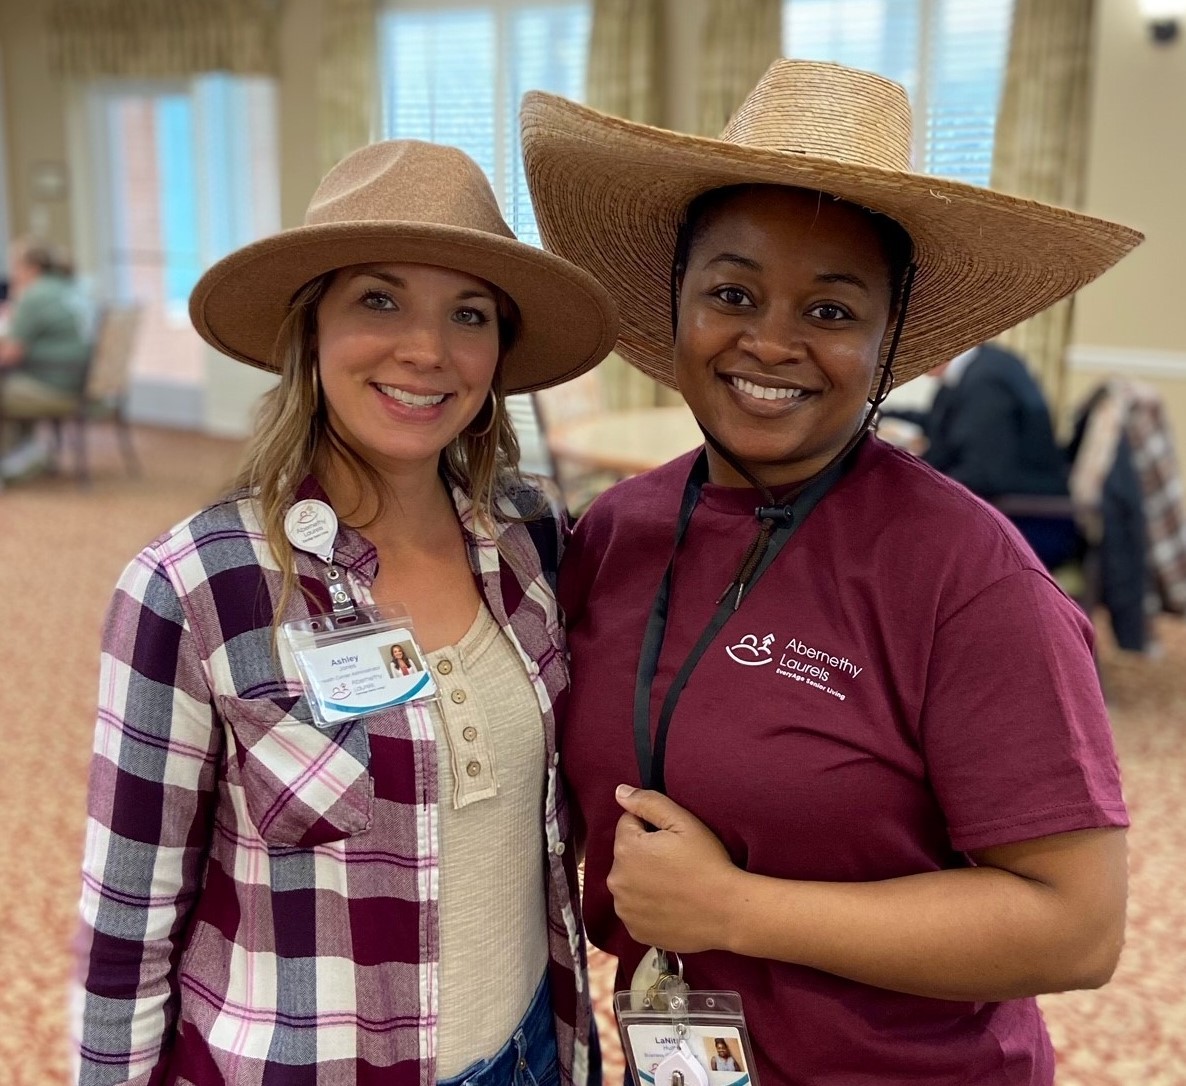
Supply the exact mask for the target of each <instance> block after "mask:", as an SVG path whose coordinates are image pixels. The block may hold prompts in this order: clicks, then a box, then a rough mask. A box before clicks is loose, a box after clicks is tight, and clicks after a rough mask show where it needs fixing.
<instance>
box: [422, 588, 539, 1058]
mask: <svg viewBox="0 0 1186 1086" xmlns="http://www.w3.org/2000/svg"><path fill="white" fill-rule="evenodd" d="M425 655H426V658H427V661H428V666H429V667H430V668H431V669H432V673H433V676H434V677H435V679H436V683H437V686H438V688H439V690H440V694H441V698H440V701H439V702H437V703H435V704H434V705H433V707H432V716H433V723H434V725H435V727H436V734H437V753H438V757H437V761H438V766H439V777H438V781H439V787H440V805H439V807H438V810H439V812H440V836H439V840H440V849H441V864H440V933H441V953H440V963H441V965H440V989H439V990H440V1007H439V1017H438V1024H437V1077H438V1079H445V1078H452V1077H453V1076H455V1075H458V1074H460V1073H461V1072H462V1071H464V1070H466V1069H467V1068H468V1067H469V1066H470V1065H471V1064H473V1063H475V1062H476V1061H478V1060H481V1059H486V1058H488V1057H490V1056H493V1055H494V1054H495V1053H496V1052H497V1051H498V1050H499V1049H500V1048H501V1047H502V1046H503V1045H504V1044H505V1043H506V1042H507V1040H508V1039H509V1038H510V1036H511V1034H512V1033H513V1032H514V1029H515V1027H516V1026H517V1025H518V1024H519V1022H520V1020H521V1019H522V1017H523V1015H524V1014H525V1013H526V1011H527V1008H528V1007H529V1006H530V1005H531V999H532V997H533V996H534V995H535V991H536V988H537V987H538V985H539V982H540V980H541V978H542V977H543V975H544V971H545V969H546V968H547V963H548V935H547V902H546V898H545V892H544V831H543V804H544V794H545V788H546V769H545V765H544V762H545V759H546V757H547V753H546V748H545V744H544V729H543V718H542V716H541V714H540V708H539V702H538V701H537V700H536V696H535V692H534V690H533V689H532V686H531V682H530V680H529V679H528V677H527V674H526V672H525V671H524V669H523V664H522V662H521V661H520V659H519V657H518V655H517V653H516V652H515V649H514V646H513V645H511V643H510V642H509V641H508V640H507V638H506V637H505V636H504V635H503V633H502V630H501V629H500V628H499V626H498V623H497V622H495V620H494V617H493V615H491V614H490V612H489V610H487V608H486V605H485V604H482V605H481V606H480V607H479V608H478V615H477V618H476V619H475V620H474V623H473V625H472V626H471V627H470V629H469V630H468V632H467V633H466V634H465V635H464V636H463V637H462V638H461V640H460V641H459V642H458V643H457V644H456V645H452V646H446V647H445V648H441V649H437V650H436V651H434V652H429V653H426V654H425Z"/></svg>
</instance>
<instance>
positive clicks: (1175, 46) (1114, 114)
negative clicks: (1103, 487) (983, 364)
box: [1069, 0, 1186, 472]
mask: <svg viewBox="0 0 1186 1086" xmlns="http://www.w3.org/2000/svg"><path fill="white" fill-rule="evenodd" d="M1097 13H1098V14H1097V25H1096V64H1095V83H1094V88H1093V101H1092V134H1091V135H1092V138H1091V147H1090V154H1089V159H1088V175H1087V197H1086V198H1087V207H1086V209H1087V210H1088V211H1090V212H1092V213H1094V214H1098V215H1102V216H1105V217H1108V218H1115V219H1118V220H1120V221H1122V222H1126V223H1130V224H1132V225H1133V226H1136V227H1138V228H1139V229H1141V230H1143V231H1144V232H1145V234H1146V238H1147V240H1146V241H1145V242H1144V244H1143V245H1141V246H1140V248H1138V249H1137V250H1136V252H1134V253H1132V254H1131V255H1130V256H1128V257H1126V258H1125V259H1124V260H1123V261H1122V262H1121V263H1120V264H1119V266H1117V267H1116V268H1114V269H1113V270H1112V271H1110V272H1108V274H1107V275H1105V276H1104V277H1103V278H1102V279H1100V280H1099V281H1098V282H1097V283H1094V284H1092V285H1091V286H1089V287H1087V288H1086V289H1085V290H1083V291H1082V292H1081V293H1080V295H1079V297H1078V299H1077V300H1076V303H1075V325H1074V332H1073V336H1072V340H1073V346H1072V350H1071V382H1070V396H1069V402H1070V403H1071V404H1074V403H1076V402H1078V401H1080V400H1081V399H1082V398H1083V397H1084V396H1085V395H1086V394H1087V393H1088V392H1089V391H1090V390H1091V388H1092V387H1094V386H1095V385H1096V384H1098V383H1099V381H1101V380H1103V379H1105V378H1107V377H1108V376H1110V375H1112V374H1115V375H1119V376H1127V377H1133V378H1137V379H1139V380H1143V381H1148V382H1149V383H1150V384H1153V385H1154V386H1155V387H1156V388H1158V390H1159V391H1160V392H1161V393H1162V395H1163V396H1164V397H1165V400H1166V405H1167V409H1168V412H1169V415H1170V418H1171V421H1172V423H1173V426H1174V432H1175V436H1176V440H1177V451H1178V459H1179V461H1180V463H1181V464H1182V465H1183V471H1184V472H1186V291H1184V289H1183V281H1184V277H1183V270H1182V254H1183V253H1184V252H1186V203H1184V202H1183V198H1182V191H1183V184H1182V179H1183V178H1184V177H1186V111H1184V110H1183V105H1184V104H1186V27H1184V28H1183V31H1184V36H1183V37H1181V38H1179V40H1178V41H1175V42H1172V43H1170V44H1168V45H1155V44H1154V43H1153V42H1152V41H1151V40H1150V38H1149V35H1148V31H1147V29H1146V27H1145V25H1144V23H1143V21H1142V20H1141V18H1140V14H1139V12H1138V10H1137V0H1097Z"/></svg>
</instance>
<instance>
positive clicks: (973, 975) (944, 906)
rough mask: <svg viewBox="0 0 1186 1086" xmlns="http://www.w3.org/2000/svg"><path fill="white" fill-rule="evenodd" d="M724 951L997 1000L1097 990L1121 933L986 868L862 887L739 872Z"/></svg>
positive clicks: (1049, 893) (1032, 884) (942, 995)
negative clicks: (1075, 989) (1089, 920)
mask: <svg viewBox="0 0 1186 1086" xmlns="http://www.w3.org/2000/svg"><path fill="white" fill-rule="evenodd" d="M735 885H736V896H735V897H734V908H733V909H731V910H730V912H731V918H730V920H729V921H728V922H727V923H726V924H725V925H724V928H723V930H724V931H726V932H727V933H728V934H727V936H726V941H727V943H728V945H727V947H726V948H725V949H728V950H732V951H734V952H736V953H739V954H744V955H747V956H750V957H759V958H772V959H775V960H779V961H787V962H794V963H796V964H799V965H805V966H810V967H812V968H814V969H820V970H823V971H824V972H828V973H834V974H836V975H838V976H842V977H847V978H848V979H850V980H856V981H860V982H861V983H864V984H870V985H874V986H876V987H879V988H888V989H891V990H893V991H899V992H907V993H910V994H913V995H921V996H927V997H930V998H934V999H953V1000H975V1001H997V1000H1003V999H1014V998H1019V997H1022V996H1029V995H1036V994H1039V993H1042V992H1051V991H1064V990H1067V989H1071V988H1087V987H1097V986H1099V985H1100V984H1102V983H1104V982H1105V981H1106V980H1107V979H1108V977H1109V976H1110V975H1111V971H1112V968H1114V965H1115V960H1116V956H1117V954H1118V953H1119V949H1120V941H1121V937H1122V931H1123V918H1122V917H1121V921H1120V924H1119V925H1117V924H1116V923H1115V922H1114V918H1113V920H1112V922H1098V923H1095V922H1084V918H1083V910H1082V909H1081V908H1079V907H1077V906H1076V905H1074V904H1068V902H1067V900H1066V899H1065V897H1064V895H1062V894H1060V893H1059V892H1058V891H1057V890H1056V889H1055V888H1053V887H1052V886H1050V885H1047V884H1045V883H1043V882H1040V881H1037V880H1034V879H1030V878H1025V877H1023V876H1021V875H1017V874H1013V873H1011V872H1008V871H1004V870H1000V869H998V868H993V867H976V868H966V869H960V870H951V871H936V872H930V873H926V874H919V875H911V876H907V877H904V878H898V879H890V880H886V881H883V882H870V883H825V882H791V881H787V880H782V879H773V878H767V877H764V876H760V875H752V874H749V873H747V872H739V873H738V877H737V879H736V883H735Z"/></svg>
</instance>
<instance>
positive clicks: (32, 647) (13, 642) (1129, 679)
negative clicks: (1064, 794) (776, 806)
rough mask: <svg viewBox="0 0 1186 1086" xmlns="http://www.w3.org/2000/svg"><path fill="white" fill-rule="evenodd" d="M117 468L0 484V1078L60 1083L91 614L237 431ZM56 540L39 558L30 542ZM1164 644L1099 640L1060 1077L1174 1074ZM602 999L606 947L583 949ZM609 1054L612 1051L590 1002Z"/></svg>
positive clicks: (1055, 1026) (1179, 671) (172, 446)
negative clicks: (1105, 893)
mask: <svg viewBox="0 0 1186 1086" xmlns="http://www.w3.org/2000/svg"><path fill="white" fill-rule="evenodd" d="M137 443H138V448H139V450H140V453H141V457H142V459H143V461H144V464H145V471H144V475H143V476H142V477H141V478H140V479H138V480H132V479H129V478H127V477H126V476H125V475H124V474H123V469H122V467H121V465H120V463H119V461H118V459H117V457H116V455H115V452H114V449H113V448H111V447H109V446H108V445H106V444H105V443H104V441H103V440H102V437H100V440H99V441H98V442H97V443H96V444H97V447H96V449H95V456H94V463H95V469H96V470H95V474H96V481H95V484H94V485H93V487H92V488H91V489H89V490H80V489H79V488H78V487H77V486H76V485H75V484H74V483H73V481H71V480H69V479H48V480H41V481H38V482H36V483H27V484H22V485H17V486H13V487H11V488H10V489H8V490H6V491H4V492H0V598H2V599H3V600H4V608H3V616H4V622H3V624H2V625H0V677H2V680H3V681H0V729H2V736H3V757H0V803H2V804H3V812H4V815H5V821H6V824H7V826H8V827H9V828H8V832H7V834H5V835H4V837H3V838H0V870H3V871H4V873H5V874H6V876H7V878H6V880H5V882H4V883H3V887H2V889H0V931H2V932H3V937H2V938H0V1084H2V1086H59V1084H63V1083H65V1082H67V1081H68V1070H67V1069H68V1066H69V1057H68V1048H67V1041H66V1037H65V1020H66V982H67V976H68V971H69V956H68V952H67V951H68V946H69V941H70V939H71V937H72V935H73V933H74V923H75V921H74V917H75V904H76V901H77V897H78V863H79V856H80V853H81V845H82V825H83V810H84V794H85V786H86V767H87V761H88V757H89V751H90V744H91V729H92V713H93V704H94V688H95V683H96V681H97V670H98V668H97V660H96V645H97V640H98V630H99V623H100V621H101V618H102V614H103V610H104V608H105V606H106V602H107V599H108V596H109V594H110V591H111V586H112V585H113V583H114V581H115V579H116V577H117V576H118V575H119V572H120V570H121V569H122V568H123V566H124V564H125V563H126V562H127V561H128V559H129V558H130V557H131V556H132V555H133V554H134V553H135V552H136V551H137V550H138V549H139V547H140V546H142V545H143V544H144V543H146V542H147V541H148V540H149V539H151V538H152V537H153V536H154V535H156V534H157V533H159V532H160V531H162V530H163V529H165V528H167V527H168V526H169V525H170V524H172V523H174V522H175V521H177V520H179V519H180V518H181V517H183V516H185V515H186V514H187V513H189V512H192V511H193V510H194V509H196V508H197V507H198V506H200V505H201V504H202V503H203V502H204V501H205V500H206V499H207V498H208V497H209V496H211V495H213V494H214V493H216V492H217V491H218V490H219V489H220V487H222V486H223V485H224V483H225V481H226V480H227V479H228V478H229V477H230V475H231V474H232V473H233V470H234V465H235V463H236V459H237V456H238V453H239V448H238V446H237V445H235V444H233V443H230V442H224V441H218V440H214V439H210V438H202V437H196V436H194V435H188V434H177V433H170V432H166V431H154V430H142V431H140V432H138V434H137ZM51 545H52V547H53V551H52V552H50V553H51V554H52V567H50V566H49V564H48V563H46V562H45V561H44V560H42V561H38V559H39V558H41V553H40V552H42V551H47V550H48V548H49V547H50V546H51ZM1160 632H1161V636H1162V643H1163V647H1164V651H1163V653H1162V655H1161V656H1160V658H1157V659H1145V658H1131V657H1124V656H1121V655H1119V654H1117V653H1115V652H1114V651H1113V650H1112V648H1111V645H1110V641H1109V639H1108V638H1107V636H1106V635H1105V636H1104V637H1103V638H1102V642H1103V644H1102V649H1101V655H1102V667H1103V673H1104V678H1105V681H1106V684H1107V687H1108V692H1109V696H1110V699H1111V703H1112V708H1113V720H1114V725H1115V729H1116V734H1117V738H1118V742H1119V745H1120V750H1121V756H1122V759H1123V763H1124V769H1125V784H1126V790H1127V796H1128V800H1129V803H1130V805H1131V807H1132V811H1133V817H1134V822H1135V826H1134V829H1133V831H1132V834H1131V838H1130V840H1131V845H1132V893H1131V900H1130V907H1129V929H1128V942H1127V946H1126V949H1125V953H1124V958H1123V960H1122V963H1121V966H1120V970H1119V972H1118V973H1117V976H1116V979H1115V980H1114V981H1113V982H1112V984H1110V985H1109V986H1108V987H1106V988H1104V989H1103V990H1102V991H1099V992H1086V993H1073V994H1070V995H1061V996H1053V997H1049V998H1047V999H1044V1000H1043V1006H1044V1008H1045V1011H1046V1016H1047V1019H1048V1021H1049V1023H1050V1028H1051V1031H1052V1033H1053V1035H1054V1039H1055V1044H1056V1047H1057V1048H1058V1051H1059V1059H1060V1068H1061V1071H1060V1076H1059V1083H1060V1086H1137V1084H1140V1086H1182V1084H1183V1083H1186V868H1184V867H1183V864H1182V859H1183V857H1186V817H1184V815H1183V813H1182V808H1183V799H1182V797H1184V796H1186V625H1183V624H1182V623H1180V622H1174V623H1171V622H1168V621H1166V622H1164V623H1162V624H1161V626H1160ZM595 966H596V975H595V977H594V991H595V992H596V993H600V994H601V995H602V998H601V999H600V1000H599V1003H600V1006H601V1008H602V1009H603V1010H607V1009H608V999H607V998H606V996H607V993H608V992H609V991H610V988H611V985H612V970H613V966H612V962H610V961H609V960H608V959H606V958H605V956H604V955H595ZM601 1024H602V1026H603V1030H602V1034H603V1045H604V1047H605V1049H606V1053H607V1057H608V1060H607V1066H608V1068H609V1069H610V1070H609V1073H608V1074H607V1077H606V1081H607V1083H610V1084H616V1083H617V1082H619V1081H620V1075H621V1070H620V1069H621V1061H620V1056H616V1055H615V1053H616V1052H617V1042H616V1038H615V1033H614V1030H613V1026H612V1022H611V1021H610V1020H609V1017H608V1015H605V1014H603V1015H602V1018H601Z"/></svg>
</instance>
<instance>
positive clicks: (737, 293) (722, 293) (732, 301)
mask: <svg viewBox="0 0 1186 1086" xmlns="http://www.w3.org/2000/svg"><path fill="white" fill-rule="evenodd" d="M712 294H713V297H715V298H719V299H720V300H721V301H722V302H724V303H725V305H734V306H738V305H747V304H748V303H749V295H748V294H746V292H745V291H744V290H742V289H741V287H717V289H716V290H714V291H713V292H712Z"/></svg>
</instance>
